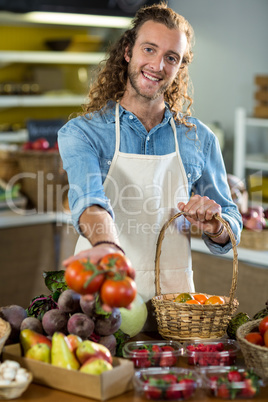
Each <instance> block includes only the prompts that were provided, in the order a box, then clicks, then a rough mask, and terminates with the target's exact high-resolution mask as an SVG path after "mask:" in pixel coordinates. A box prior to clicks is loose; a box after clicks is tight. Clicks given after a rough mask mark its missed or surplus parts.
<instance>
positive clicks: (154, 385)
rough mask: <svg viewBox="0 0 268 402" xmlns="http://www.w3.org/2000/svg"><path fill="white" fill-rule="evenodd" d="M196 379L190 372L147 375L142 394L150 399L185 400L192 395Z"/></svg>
mask: <svg viewBox="0 0 268 402" xmlns="http://www.w3.org/2000/svg"><path fill="white" fill-rule="evenodd" d="M195 389H196V381H195V380H194V379H193V378H192V377H191V375H190V374H186V375H178V374H176V373H172V371H171V372H170V373H167V374H162V375H159V376H157V377H156V376H147V378H146V379H145V383H144V396H145V398H146V399H152V400H161V401H162V400H185V399H189V398H191V397H192V395H193V393H194V392H195Z"/></svg>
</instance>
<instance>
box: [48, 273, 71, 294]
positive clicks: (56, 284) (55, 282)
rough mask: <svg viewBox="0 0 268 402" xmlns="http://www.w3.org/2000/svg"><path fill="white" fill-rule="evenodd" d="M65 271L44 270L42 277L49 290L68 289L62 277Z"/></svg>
mask: <svg viewBox="0 0 268 402" xmlns="http://www.w3.org/2000/svg"><path fill="white" fill-rule="evenodd" d="M64 274H65V271H64V270H61V271H45V272H43V277H44V278H45V285H46V287H47V288H48V289H49V290H50V291H51V292H55V291H56V290H57V291H61V292H62V291H63V290H66V289H68V286H67V285H66V282H65V279H64Z"/></svg>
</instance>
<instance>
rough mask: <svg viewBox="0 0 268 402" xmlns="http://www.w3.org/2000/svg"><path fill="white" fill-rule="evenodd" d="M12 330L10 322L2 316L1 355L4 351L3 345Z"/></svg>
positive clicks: (0, 319)
mask: <svg viewBox="0 0 268 402" xmlns="http://www.w3.org/2000/svg"><path fill="white" fill-rule="evenodd" d="M10 332H11V326H10V324H9V323H8V322H7V321H5V320H3V319H2V318H0V355H1V353H2V350H3V347H4V345H5V343H6V341H7V339H8V337H9V335H10Z"/></svg>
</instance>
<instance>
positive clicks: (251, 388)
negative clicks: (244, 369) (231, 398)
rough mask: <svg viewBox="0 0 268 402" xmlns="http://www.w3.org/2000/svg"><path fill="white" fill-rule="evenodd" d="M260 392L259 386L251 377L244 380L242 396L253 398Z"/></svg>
mask: <svg viewBox="0 0 268 402" xmlns="http://www.w3.org/2000/svg"><path fill="white" fill-rule="evenodd" d="M257 392H258V389H257V387H256V386H255V384H254V382H253V381H252V379H251V378H246V379H245V380H244V388H243V389H242V392H241V396H243V397H244V398H252V397H253V396H254V395H255V394H256V393H257Z"/></svg>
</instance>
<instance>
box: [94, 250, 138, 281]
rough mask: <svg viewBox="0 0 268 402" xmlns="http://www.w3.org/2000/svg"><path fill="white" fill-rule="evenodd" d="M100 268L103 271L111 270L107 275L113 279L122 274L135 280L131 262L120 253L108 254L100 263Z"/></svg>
mask: <svg viewBox="0 0 268 402" xmlns="http://www.w3.org/2000/svg"><path fill="white" fill-rule="evenodd" d="M99 266H100V267H101V269H103V270H106V269H111V270H112V271H110V272H109V273H107V275H108V276H111V277H113V276H114V275H115V273H116V272H120V273H121V274H124V273H125V274H126V275H127V276H129V277H130V278H132V279H135V270H134V268H132V266H131V262H130V260H129V259H128V258H127V257H126V256H124V255H122V254H119V253H111V254H106V255H105V256H104V257H102V259H101V260H100V262H99Z"/></svg>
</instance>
